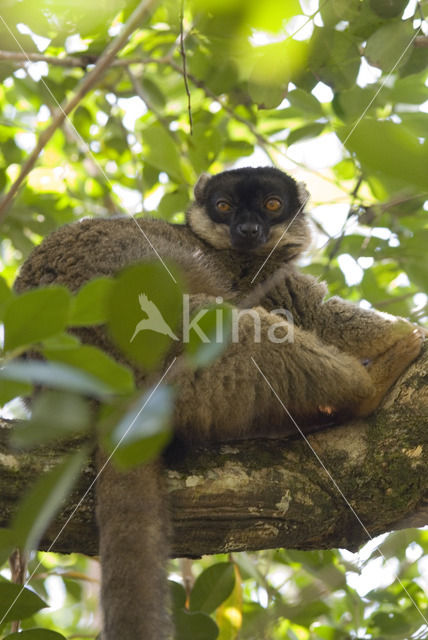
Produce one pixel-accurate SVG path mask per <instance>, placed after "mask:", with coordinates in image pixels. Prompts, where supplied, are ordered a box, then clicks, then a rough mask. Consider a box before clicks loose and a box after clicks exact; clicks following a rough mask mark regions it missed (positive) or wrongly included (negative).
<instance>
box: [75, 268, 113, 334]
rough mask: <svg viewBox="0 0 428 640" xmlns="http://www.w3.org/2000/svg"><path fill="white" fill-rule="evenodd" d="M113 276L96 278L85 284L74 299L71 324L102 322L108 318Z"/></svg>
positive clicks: (82, 324) (85, 324)
mask: <svg viewBox="0 0 428 640" xmlns="http://www.w3.org/2000/svg"><path fill="white" fill-rule="evenodd" d="M113 283H114V281H113V279H112V278H106V277H103V278H96V279H95V280H91V282H88V283H87V284H85V285H84V286H83V287H82V288H81V289H80V290H79V291H78V293H77V294H76V296H75V298H73V299H72V307H71V315H70V319H69V323H68V324H69V325H70V326H73V327H81V326H87V325H89V324H102V323H104V322H105V321H106V320H107V309H108V300H109V296H110V294H111V291H112V288H113Z"/></svg>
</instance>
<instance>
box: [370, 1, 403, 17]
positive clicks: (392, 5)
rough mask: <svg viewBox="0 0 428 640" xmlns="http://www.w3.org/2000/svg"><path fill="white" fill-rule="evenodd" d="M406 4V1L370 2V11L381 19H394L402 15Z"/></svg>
mask: <svg viewBox="0 0 428 640" xmlns="http://www.w3.org/2000/svg"><path fill="white" fill-rule="evenodd" d="M407 4H408V1H407V0H370V7H371V9H372V11H374V12H375V13H377V15H378V16H381V18H396V17H397V16H399V15H401V14H402V13H403V11H404V9H405V8H406V5H407Z"/></svg>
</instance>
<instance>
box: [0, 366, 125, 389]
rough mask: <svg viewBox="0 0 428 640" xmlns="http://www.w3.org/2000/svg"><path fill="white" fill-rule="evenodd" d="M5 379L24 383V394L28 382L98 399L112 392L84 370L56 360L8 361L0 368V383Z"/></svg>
mask: <svg viewBox="0 0 428 640" xmlns="http://www.w3.org/2000/svg"><path fill="white" fill-rule="evenodd" d="M7 380H10V381H16V382H21V383H23V384H24V385H25V387H24V389H23V393H24V394H26V393H27V392H28V384H33V385H40V386H47V387H52V388H54V389H68V390H69V391H74V392H76V393H81V394H84V395H85V396H93V397H95V398H100V399H106V397H107V396H109V395H110V394H111V393H113V387H109V386H107V385H106V384H104V383H103V382H101V381H100V380H97V379H96V378H94V377H93V376H91V375H88V374H87V373H85V372H84V371H80V370H79V369H77V368H74V367H69V366H66V365H64V364H60V363H57V362H41V361H37V360H33V361H28V360H15V361H14V362H9V363H8V364H7V365H6V366H5V367H3V369H0V385H1V383H2V382H3V381H7ZM9 388H10V387H9Z"/></svg>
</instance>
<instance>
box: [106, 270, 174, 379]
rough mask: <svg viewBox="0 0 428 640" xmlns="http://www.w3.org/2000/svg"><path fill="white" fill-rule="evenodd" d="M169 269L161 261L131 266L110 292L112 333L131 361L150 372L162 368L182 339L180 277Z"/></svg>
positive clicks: (110, 324) (121, 274)
mask: <svg viewBox="0 0 428 640" xmlns="http://www.w3.org/2000/svg"><path fill="white" fill-rule="evenodd" d="M167 269H168V270H167ZM167 269H166V268H165V267H164V265H163V264H162V263H160V262H153V263H147V264H137V265H134V266H132V267H129V268H128V269H125V270H124V271H122V272H121V273H120V275H119V276H118V278H117V279H116V281H115V285H114V287H113V290H112V293H111V298H110V310H109V318H108V327H109V329H110V333H111V335H112V337H113V339H114V341H115V342H116V343H117V344H118V346H119V347H120V348H121V349H122V351H123V352H124V353H125V354H126V355H127V356H128V357H129V358H130V359H131V360H133V361H134V362H137V363H139V364H141V365H143V366H144V367H145V368H147V369H152V368H154V367H157V366H159V364H160V362H161V360H162V358H163V357H164V356H165V355H166V353H167V351H168V349H170V348H171V346H172V345H173V344H174V342H176V341H178V339H179V338H178V335H177V327H178V325H179V321H180V320H181V311H182V294H181V291H182V286H181V278H180V275H179V274H178V272H177V270H176V269H174V268H173V267H172V266H171V265H170V264H168V265H167Z"/></svg>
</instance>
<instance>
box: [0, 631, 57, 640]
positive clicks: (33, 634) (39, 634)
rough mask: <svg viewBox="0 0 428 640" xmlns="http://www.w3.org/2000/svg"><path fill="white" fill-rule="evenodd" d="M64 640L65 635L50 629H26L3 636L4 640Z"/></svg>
mask: <svg viewBox="0 0 428 640" xmlns="http://www.w3.org/2000/svg"><path fill="white" fill-rule="evenodd" d="M6 638H7V640H66V638H65V636H63V635H61V634H60V633H57V632H56V631H51V630H50V629H27V630H26V631H19V632H18V633H11V634H9V635H8V636H5V638H4V640H6Z"/></svg>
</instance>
